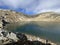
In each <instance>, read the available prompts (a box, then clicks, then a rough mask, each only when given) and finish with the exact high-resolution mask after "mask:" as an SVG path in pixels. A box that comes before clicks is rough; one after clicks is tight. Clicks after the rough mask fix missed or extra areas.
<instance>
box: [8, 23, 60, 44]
mask: <svg viewBox="0 0 60 45" xmlns="http://www.w3.org/2000/svg"><path fill="white" fill-rule="evenodd" d="M16 24H17V23H16ZM8 27H9V29H8V30H10V31H13V32H22V33H27V34H31V35H34V36H38V37H41V38H44V39H48V40H51V41H52V42H56V43H60V23H58V22H31V23H27V24H24V25H19V26H16V25H15V24H12V25H10V26H8Z"/></svg>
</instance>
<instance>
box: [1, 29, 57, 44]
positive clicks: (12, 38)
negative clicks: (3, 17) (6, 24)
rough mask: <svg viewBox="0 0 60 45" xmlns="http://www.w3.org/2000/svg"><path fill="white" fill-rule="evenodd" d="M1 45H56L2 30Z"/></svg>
mask: <svg viewBox="0 0 60 45" xmlns="http://www.w3.org/2000/svg"><path fill="white" fill-rule="evenodd" d="M0 45H56V44H54V43H51V42H48V41H46V40H43V39H40V38H39V37H35V36H31V35H27V34H22V33H18V32H16V33H14V32H9V31H6V30H4V29H0Z"/></svg>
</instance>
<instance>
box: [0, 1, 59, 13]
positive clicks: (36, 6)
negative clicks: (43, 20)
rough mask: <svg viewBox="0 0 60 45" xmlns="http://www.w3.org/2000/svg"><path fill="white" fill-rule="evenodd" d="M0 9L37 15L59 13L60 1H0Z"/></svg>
mask: <svg viewBox="0 0 60 45" xmlns="http://www.w3.org/2000/svg"><path fill="white" fill-rule="evenodd" d="M0 8H1V9H11V10H15V11H17V12H23V13H25V14H39V13H42V12H47V11H54V12H60V0H0Z"/></svg>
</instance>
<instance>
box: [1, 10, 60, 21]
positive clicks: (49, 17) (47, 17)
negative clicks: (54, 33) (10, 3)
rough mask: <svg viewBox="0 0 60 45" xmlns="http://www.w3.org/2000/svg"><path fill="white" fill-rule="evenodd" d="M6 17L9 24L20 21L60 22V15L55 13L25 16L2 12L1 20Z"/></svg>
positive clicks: (12, 12)
mask: <svg viewBox="0 0 60 45" xmlns="http://www.w3.org/2000/svg"><path fill="white" fill-rule="evenodd" d="M1 17H4V18H5V20H6V21H7V22H20V21H29V22H30V21H57V22H59V21H60V14H58V13H55V12H45V13H41V14H37V15H34V16H28V15H24V14H22V13H18V12H15V11H12V10H0V20H1Z"/></svg>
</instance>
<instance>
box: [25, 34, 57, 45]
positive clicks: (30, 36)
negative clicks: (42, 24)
mask: <svg viewBox="0 0 60 45" xmlns="http://www.w3.org/2000/svg"><path fill="white" fill-rule="evenodd" d="M25 35H26V36H27V38H28V40H31V41H35V40H37V41H40V42H42V43H46V40H45V39H42V38H40V37H36V36H33V35H30V34H25ZM48 43H50V44H51V45H57V44H56V43H53V42H51V41H49V40H48Z"/></svg>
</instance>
